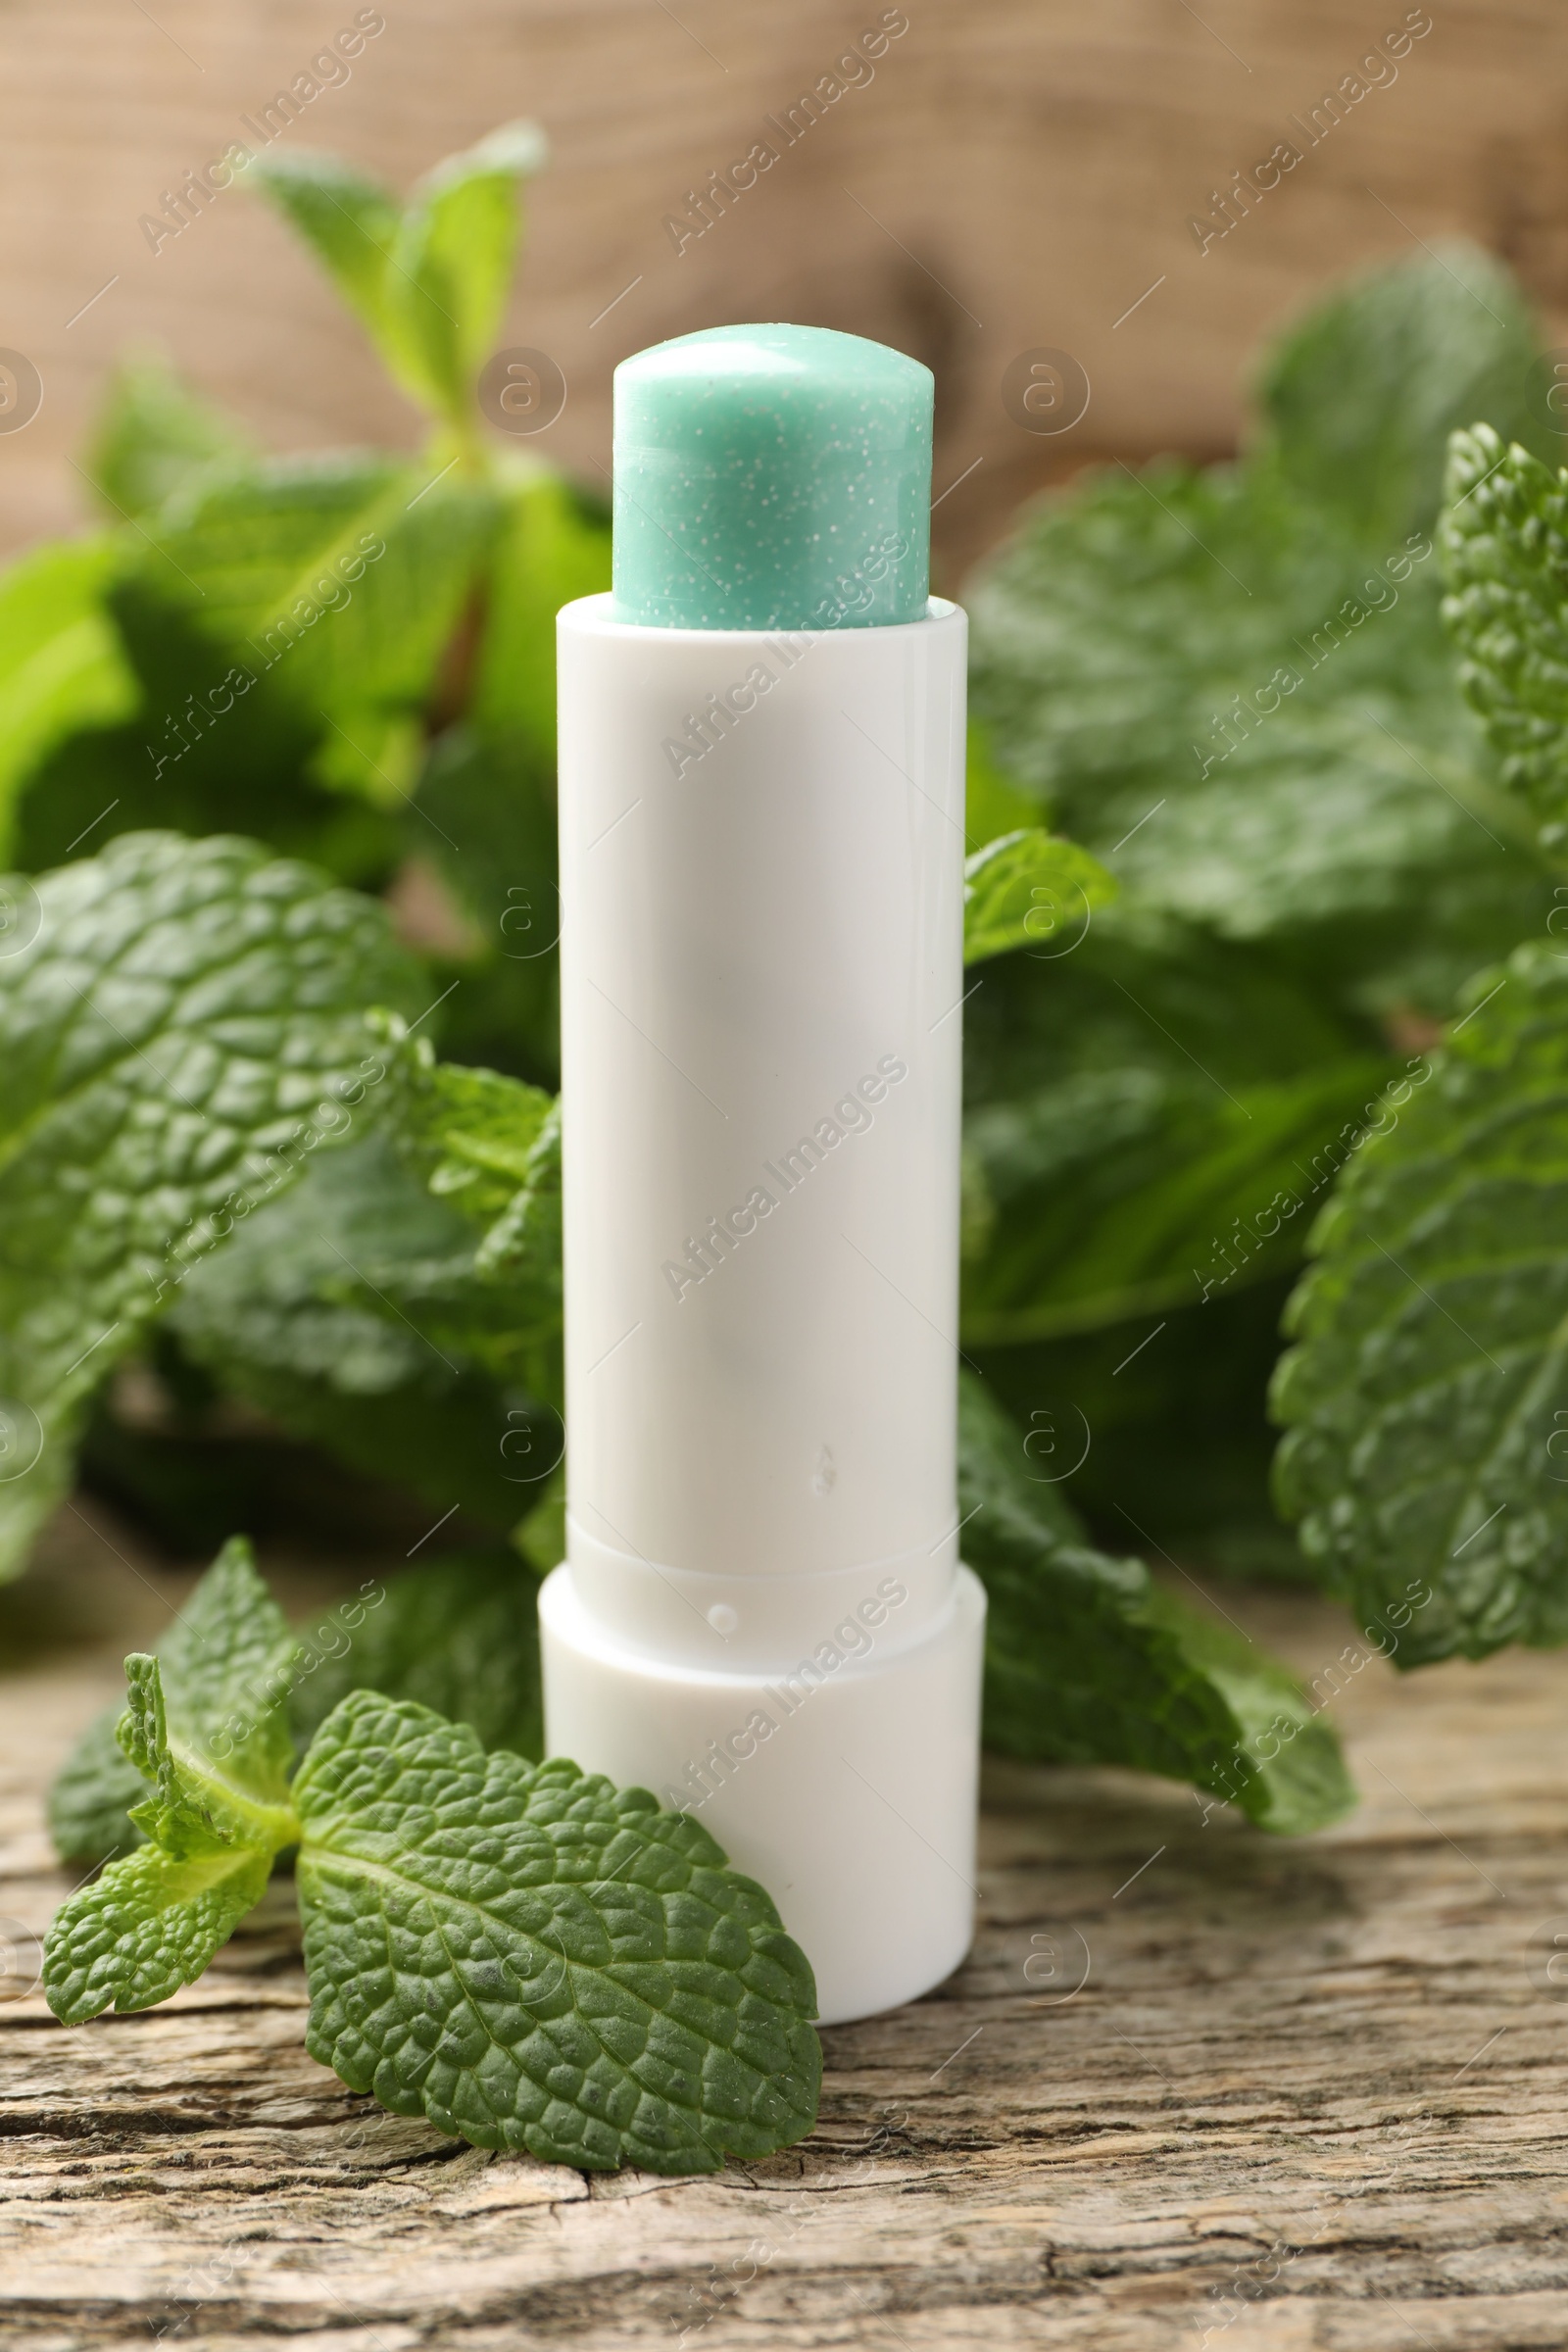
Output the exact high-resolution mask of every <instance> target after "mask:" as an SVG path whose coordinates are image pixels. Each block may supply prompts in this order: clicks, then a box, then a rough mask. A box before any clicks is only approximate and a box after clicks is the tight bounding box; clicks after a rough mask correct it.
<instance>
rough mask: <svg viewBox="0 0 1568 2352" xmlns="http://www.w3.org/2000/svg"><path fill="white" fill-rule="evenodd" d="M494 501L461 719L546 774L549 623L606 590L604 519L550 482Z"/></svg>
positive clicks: (513, 482)
mask: <svg viewBox="0 0 1568 2352" xmlns="http://www.w3.org/2000/svg"><path fill="white" fill-rule="evenodd" d="M503 501H504V504H503V514H502V523H501V528H500V531H499V533H498V535H497V539H496V546H495V556H494V561H493V564H492V565H491V572H490V601H489V613H488V616H487V619H486V623H485V634H484V643H483V645H482V647H481V649H480V655H479V666H478V671H477V674H476V676H475V678H474V686H473V700H472V703H471V705H470V708H469V713H468V715H469V718H470V721H471V723H472V724H473V726H474V727H475V728H476V729H477V730H478V731H479V732H480V733H481V734H483V735H486V736H489V737H490V738H492V739H494V738H498V737H513V738H515V739H516V741H517V742H518V743H519V744H520V745H521V746H522V748H523V749H524V751H525V752H526V753H528V754H530V755H531V756H532V757H533V758H534V759H535V760H543V761H545V762H546V763H547V764H548V765H550V766H553V765H554V764H555V757H556V614H557V613H559V612H560V610H561V608H562V606H563V605H566V604H570V603H571V602H572V601H573V600H574V599H575V598H577V597H579V596H598V595H599V594H600V593H601V592H602V591H603V590H605V589H608V587H609V586H610V515H609V512H608V510H607V509H606V508H605V507H604V505H603V504H602V503H600V502H599V501H597V500H595V499H593V498H591V497H590V496H589V495H588V494H587V493H586V492H585V491H583V490H580V489H578V488H577V487H576V486H575V485H574V484H573V483H570V482H566V481H563V480H562V479H561V478H560V476H559V475H555V474H541V473H534V472H529V473H525V474H522V475H521V476H520V478H516V479H508V480H507V481H506V482H505V483H504V486H503ZM496 814H497V815H498V816H500V815H502V814H504V811H501V810H498V811H496ZM999 830H1000V828H999ZM465 841H466V836H465Z"/></svg>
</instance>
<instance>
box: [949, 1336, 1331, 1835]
mask: <svg viewBox="0 0 1568 2352" xmlns="http://www.w3.org/2000/svg"><path fill="white" fill-rule="evenodd" d="M1036 1434H1037V1433H1033V1432H1031V1433H1029V1434H1028V1435H1026V1433H1025V1432H1024V1431H1022V1430H1020V1429H1019V1428H1018V1427H1017V1426H1016V1425H1015V1424H1014V1423H1013V1422H1012V1421H1010V1420H1009V1419H1008V1417H1007V1415H1006V1414H1005V1412H1003V1411H1002V1409H1001V1408H1000V1407H999V1406H997V1405H995V1404H993V1403H992V1402H991V1401H990V1399H989V1398H988V1397H987V1396H986V1394H985V1391H984V1389H983V1388H982V1387H981V1386H980V1384H979V1383H978V1382H977V1381H976V1380H974V1378H973V1377H972V1375H970V1374H967V1373H964V1374H960V1376H959V1406H958V1509H959V1513H960V1515H961V1516H963V1517H964V1518H965V1519H966V1527H965V1533H964V1556H965V1558H966V1559H967V1560H969V1562H970V1563H971V1564H972V1566H973V1567H974V1569H975V1571H976V1573H977V1574H978V1575H979V1577H980V1578H981V1580H982V1581H983V1583H984V1585H985V1587H986V1592H987V1594H988V1596H989V1601H990V1607H989V1611H988V1615H987V1621H986V1680H985V1709H984V1719H983V1721H984V1737H985V1741H986V1744H987V1746H988V1747H991V1748H995V1749H998V1750H1000V1751H1001V1752H1002V1753H1003V1754H1005V1755H1011V1756H1020V1757H1024V1758H1026V1759H1030V1760H1037V1761H1040V1762H1046V1763H1062V1764H1124V1765H1130V1766H1132V1767H1134V1768H1135V1769H1136V1770H1139V1771H1142V1772H1156V1773H1160V1774H1163V1775H1164V1776H1165V1778H1167V1779H1169V1780H1177V1781H1192V1782H1195V1783H1196V1784H1197V1785H1198V1787H1199V1788H1201V1789H1210V1790H1212V1791H1213V1792H1214V1793H1215V1794H1216V1795H1218V1796H1220V1797H1223V1798H1226V1799H1229V1800H1231V1801H1233V1802H1235V1803H1236V1804H1238V1805H1239V1806H1240V1807H1241V1809H1242V1811H1243V1812H1244V1813H1246V1814H1247V1816H1248V1817H1249V1819H1250V1820H1252V1821H1255V1822H1257V1823H1259V1824H1260V1825H1261V1827H1263V1828H1264V1829H1269V1830H1275V1831H1278V1832H1281V1833H1282V1834H1289V1835H1299V1834H1301V1833H1302V1832H1305V1831H1307V1830H1316V1829H1322V1828H1324V1827H1325V1826H1326V1825H1327V1824H1328V1823H1329V1822H1331V1821H1335V1820H1337V1819H1338V1818H1339V1817H1340V1815H1341V1814H1342V1813H1344V1812H1346V1811H1347V1810H1348V1807H1349V1806H1350V1805H1351V1804H1352V1803H1353V1802H1354V1794H1355V1792H1354V1789H1352V1787H1351V1785H1350V1782H1349V1780H1348V1776H1347V1774H1346V1770H1345V1766H1344V1762H1343V1760H1342V1758H1341V1755H1340V1749H1339V1742H1338V1740H1336V1738H1335V1736H1334V1733H1333V1732H1332V1730H1331V1729H1330V1728H1329V1726H1328V1725H1327V1723H1325V1722H1324V1721H1323V1720H1322V1718H1321V1717H1320V1715H1319V1714H1318V1713H1317V1710H1316V1709H1315V1708H1314V1706H1313V1703H1312V1701H1311V1700H1310V1698H1309V1697H1308V1696H1307V1695H1306V1694H1305V1693H1304V1692H1303V1691H1301V1690H1300V1689H1299V1687H1298V1686H1297V1685H1296V1683H1295V1682H1293V1680H1292V1678H1291V1677H1290V1676H1289V1675H1288V1674H1287V1673H1286V1672H1285V1670H1284V1668H1283V1667H1281V1666H1279V1665H1277V1664H1276V1663H1275V1661H1274V1660H1273V1659H1272V1658H1270V1657H1268V1656H1267V1654H1266V1653H1265V1652H1263V1651H1262V1650H1260V1649H1258V1648H1256V1647H1255V1646H1254V1645H1252V1644H1251V1643H1250V1642H1247V1641H1246V1640H1245V1639H1244V1638H1243V1637H1242V1636H1240V1635H1232V1634H1231V1633H1230V1632H1229V1631H1228V1630H1227V1629H1226V1628H1225V1627H1224V1626H1222V1625H1221V1624H1219V1623H1218V1621H1217V1620H1215V1619H1212V1618H1210V1617H1208V1616H1206V1615H1205V1614H1203V1613H1201V1611H1199V1610H1198V1609H1195V1608H1192V1607H1190V1606H1188V1605H1187V1604H1186V1603H1185V1602H1183V1601H1179V1600H1177V1599H1176V1598H1175V1597H1174V1596H1173V1595H1172V1594H1170V1593H1166V1592H1164V1591H1163V1590H1162V1589H1160V1588H1159V1587H1158V1586H1156V1585H1155V1584H1154V1582H1153V1579H1152V1577H1151V1575H1150V1573H1149V1570H1148V1569H1147V1568H1146V1567H1145V1566H1144V1564H1143V1562H1142V1561H1140V1560H1113V1559H1108V1558H1107V1557H1106V1556H1105V1555H1104V1554H1103V1552H1099V1551H1096V1550H1094V1549H1093V1548H1092V1547H1091V1546H1090V1544H1088V1543H1087V1541H1086V1540H1085V1538H1084V1536H1083V1534H1082V1531H1081V1529H1080V1527H1079V1525H1078V1522H1077V1518H1076V1515H1075V1513H1074V1512H1073V1510H1072V1508H1071V1505H1070V1504H1069V1503H1068V1502H1067V1501H1066V1499H1065V1497H1064V1496H1063V1495H1062V1494H1061V1491H1060V1488H1059V1486H1058V1485H1056V1484H1054V1483H1051V1482H1050V1479H1049V1470H1050V1467H1051V1457H1050V1456H1049V1455H1045V1454H1043V1452H1042V1449H1041V1447H1040V1446H1038V1445H1034V1446H1032V1445H1031V1438H1032V1437H1033V1436H1035V1435H1036Z"/></svg>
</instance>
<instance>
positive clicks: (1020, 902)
mask: <svg viewBox="0 0 1568 2352" xmlns="http://www.w3.org/2000/svg"><path fill="white" fill-rule="evenodd" d="M1115 895H1116V885H1115V883H1114V882H1113V881H1112V879H1111V877H1110V875H1109V874H1107V873H1106V871H1105V869H1104V867H1103V865H1102V864H1101V863H1100V861H1099V859H1098V858H1091V857H1090V855H1089V853H1088V851H1087V850H1080V849H1079V848H1078V847H1077V845H1076V844H1075V843H1073V842H1070V841H1056V840H1054V838H1053V836H1052V835H1051V834H1049V833H1047V832H1045V831H1043V830H1042V829H1041V828H1040V827H1038V826H1031V827H1028V828H1026V829H1025V830H1023V831H1020V832H1015V833H1005V834H1003V836H1002V838H1001V839H1000V840H998V841H992V842H988V843H987V844H986V846H985V848H984V849H981V850H976V851H975V853H974V855H973V857H972V858H967V859H966V860H965V862H964V868H963V960H964V962H965V963H982V962H984V961H985V960H986V958H987V957H988V956H1005V955H1006V953H1007V951H1008V950H1009V949H1011V948H1032V949H1034V950H1035V951H1036V952H1037V953H1038V954H1041V955H1045V956H1053V955H1056V956H1059V955H1062V954H1066V953H1070V951H1071V950H1072V949H1073V948H1074V947H1076V946H1077V944H1078V942H1079V941H1080V940H1081V939H1082V937H1083V934H1084V932H1085V930H1086V929H1087V927H1088V924H1089V920H1090V916H1091V913H1092V911H1093V909H1094V908H1095V907H1103V906H1104V905H1105V904H1106V903H1107V901H1109V900H1110V899H1113V898H1114V897H1115Z"/></svg>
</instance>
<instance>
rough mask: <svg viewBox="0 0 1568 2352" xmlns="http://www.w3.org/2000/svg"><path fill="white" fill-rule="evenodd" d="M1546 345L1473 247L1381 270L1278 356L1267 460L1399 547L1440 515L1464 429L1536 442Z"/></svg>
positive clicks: (1363, 529)
mask: <svg viewBox="0 0 1568 2352" xmlns="http://www.w3.org/2000/svg"><path fill="white" fill-rule="evenodd" d="M1539 350H1540V344H1539V341H1538V339H1537V335H1536V330H1535V324H1534V321H1533V319H1532V317H1531V313H1530V308H1529V305H1528V304H1527V303H1526V301H1525V300H1524V297H1523V295H1522V294H1521V293H1520V290H1519V288H1518V286H1517V285H1516V284H1515V282H1514V280H1513V278H1512V277H1511V276H1510V275H1509V273H1508V271H1507V270H1505V269H1503V268H1502V266H1501V264H1500V263H1497V262H1495V261H1494V260H1493V259H1492V258H1491V256H1490V255H1488V254H1485V253H1482V252H1480V251H1479V250H1478V249H1477V248H1476V247H1475V246H1473V245H1465V244H1460V243H1457V242H1455V243H1449V244H1446V245H1445V246H1444V247H1443V248H1442V249H1441V250H1439V251H1437V252H1433V253H1430V254H1427V255H1424V256H1422V257H1421V258H1420V259H1418V260H1414V261H1409V262H1400V263H1398V264H1397V265H1396V266H1395V267H1394V268H1392V269H1382V270H1371V271H1369V272H1368V273H1366V274H1365V275H1364V276H1361V277H1357V278H1355V279H1352V280H1351V282H1350V283H1349V284H1348V285H1347V286H1344V287H1341V288H1338V289H1336V291H1335V292H1334V293H1332V294H1331V295H1330V296H1329V297H1328V299H1327V301H1325V302H1323V303H1321V304H1319V305H1318V306H1317V308H1315V309H1314V310H1312V311H1311V312H1309V313H1308V315H1307V316H1306V317H1305V318H1304V319H1302V320H1301V321H1300V322H1299V324H1298V325H1296V326H1294V327H1292V328H1288V329H1287V331H1286V333H1285V335H1284V336H1283V337H1282V338H1281V340H1280V342H1279V343H1278V344H1277V345H1276V346H1275V348H1274V350H1273V351H1272V352H1271V353H1270V355H1269V357H1268V360H1267V362H1266V363H1265V366H1264V368H1263V370H1262V373H1261V377H1260V380H1259V385H1258V398H1259V405H1260V406H1261V408H1262V411H1263V417H1264V420H1265V429H1264V440H1263V446H1264V454H1265V457H1266V459H1267V461H1268V462H1270V463H1271V464H1272V466H1274V468H1276V469H1277V471H1278V473H1279V476H1280V477H1281V479H1282V480H1283V481H1284V482H1285V483H1286V484H1287V485H1288V486H1289V488H1290V490H1291V491H1292V493H1293V494H1294V495H1295V496H1296V497H1297V498H1299V499H1300V500H1301V501H1302V503H1303V504H1305V505H1309V506H1313V507H1316V508H1318V509H1319V510H1321V511H1322V512H1324V513H1327V514H1332V515H1334V516H1335V517H1336V519H1337V520H1338V521H1339V522H1341V523H1342V524H1343V525H1344V526H1345V528H1346V529H1347V530H1348V531H1350V532H1352V533H1353V534H1354V535H1355V536H1356V537H1357V538H1358V539H1359V540H1360V541H1361V542H1362V544H1363V545H1364V546H1366V547H1367V548H1368V549H1369V550H1370V551H1372V552H1376V551H1377V550H1379V549H1381V548H1382V547H1384V546H1385V545H1390V546H1392V545H1396V544H1397V543H1398V542H1399V541H1401V540H1402V539H1403V538H1404V537H1405V536H1406V534H1407V533H1409V532H1411V531H1416V530H1429V529H1430V528H1431V526H1432V524H1433V522H1434V521H1435V520H1436V518H1437V513H1438V507H1439V504H1440V501H1441V497H1442V491H1443V468H1444V458H1445V453H1446V446H1447V440H1448V435H1449V434H1450V433H1451V432H1452V431H1453V430H1454V428H1455V427H1456V426H1458V425H1467V424H1469V423H1470V422H1471V421H1472V420H1473V419H1474V418H1475V417H1491V418H1492V420H1493V422H1494V423H1495V424H1496V425H1498V426H1500V427H1501V429H1502V430H1503V432H1504V433H1506V434H1509V435H1518V436H1519V437H1520V438H1521V439H1525V440H1529V439H1531V438H1533V437H1534V434H1533V428H1532V414H1531V403H1530V379H1531V363H1532V362H1533V361H1534V360H1535V358H1536V356H1537V354H1538V352H1539ZM1535 429H1536V430H1539V428H1535ZM1541 438H1542V439H1543V440H1544V439H1545V436H1544V434H1542V436H1541Z"/></svg>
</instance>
